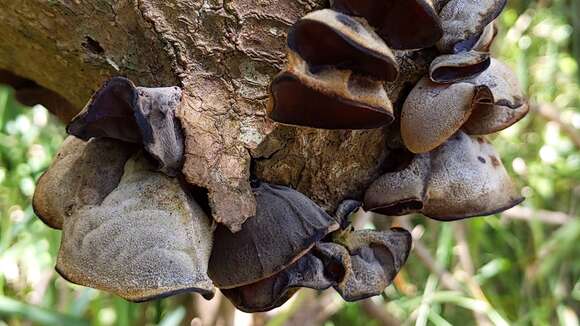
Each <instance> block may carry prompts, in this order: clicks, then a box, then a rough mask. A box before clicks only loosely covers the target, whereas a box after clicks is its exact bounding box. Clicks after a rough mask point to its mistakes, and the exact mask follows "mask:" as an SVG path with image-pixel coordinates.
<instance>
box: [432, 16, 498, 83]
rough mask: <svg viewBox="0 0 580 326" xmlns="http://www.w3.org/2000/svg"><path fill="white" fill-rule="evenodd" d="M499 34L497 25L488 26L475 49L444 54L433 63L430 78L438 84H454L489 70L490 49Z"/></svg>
mask: <svg viewBox="0 0 580 326" xmlns="http://www.w3.org/2000/svg"><path fill="white" fill-rule="evenodd" d="M496 33H497V29H496V28H495V24H494V23H491V24H489V25H487V27H486V28H485V30H484V31H483V33H482V34H481V35H480V37H479V40H478V41H477V43H476V44H475V45H474V46H473V49H471V50H469V51H465V52H459V53H455V54H443V55H440V56H439V57H437V58H435V60H433V61H432V62H431V66H430V68H429V77H430V78H431V80H432V81H434V82H436V83H454V82H458V81H462V80H467V79H471V78H474V77H476V76H477V75H479V74H481V73H482V72H483V71H484V70H486V69H487V68H489V66H490V64H491V58H490V56H489V49H490V47H491V43H492V42H493V40H494V38H495V36H496Z"/></svg>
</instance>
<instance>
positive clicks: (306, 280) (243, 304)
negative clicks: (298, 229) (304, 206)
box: [221, 245, 344, 312]
mask: <svg viewBox="0 0 580 326" xmlns="http://www.w3.org/2000/svg"><path fill="white" fill-rule="evenodd" d="M318 246H319V245H317V246H316V247H315V248H313V250H311V251H310V252H309V253H307V254H306V255H304V256H302V257H301V258H300V259H298V260H297V261H296V262H294V263H293V264H292V265H290V266H288V268H286V269H284V270H282V271H281V272H279V273H277V274H274V275H272V276H270V277H268V278H266V279H263V280H261V281H258V282H256V283H252V284H248V285H245V286H241V287H238V288H233V289H222V290H221V291H222V293H223V294H224V295H225V296H226V297H227V298H228V299H229V300H230V301H231V302H232V303H233V304H234V305H235V306H236V308H238V309H239V310H241V311H245V312H263V311H269V310H272V309H274V308H277V307H279V306H281V305H283V304H284V303H285V302H286V301H288V299H290V298H291V297H292V296H293V295H294V294H295V293H296V292H297V291H298V290H299V289H300V288H310V289H315V290H325V289H327V288H329V287H331V286H332V285H334V284H336V282H337V281H336V280H337V279H338V277H340V276H339V275H334V274H332V272H333V271H332V270H325V266H324V262H323V260H322V259H321V258H320V257H318V256H317V252H318V250H317V248H318ZM339 268H342V267H341V266H340V267H339ZM338 272H339V273H342V274H341V275H343V274H344V271H338Z"/></svg>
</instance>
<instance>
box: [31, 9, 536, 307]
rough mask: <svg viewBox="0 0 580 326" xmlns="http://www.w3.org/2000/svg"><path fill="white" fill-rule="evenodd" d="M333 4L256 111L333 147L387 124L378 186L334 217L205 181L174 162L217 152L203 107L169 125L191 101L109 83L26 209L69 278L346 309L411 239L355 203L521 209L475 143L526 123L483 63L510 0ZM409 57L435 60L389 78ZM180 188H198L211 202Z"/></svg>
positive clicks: (509, 87) (277, 194) (497, 75)
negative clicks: (331, 303) (366, 218)
mask: <svg viewBox="0 0 580 326" xmlns="http://www.w3.org/2000/svg"><path fill="white" fill-rule="evenodd" d="M330 5H331V8H330V9H322V10H317V11H314V12H311V13H309V14H307V15H306V16H304V17H302V18H301V19H299V20H298V21H297V22H296V23H295V24H294V25H293V26H292V28H291V29H290V30H289V32H288V33H289V34H288V39H287V49H286V50H287V63H286V66H285V67H284V68H283V69H282V71H281V72H280V73H279V74H277V75H276V76H274V77H273V79H272V82H271V85H270V88H269V90H270V96H269V105H268V108H267V114H268V117H269V118H271V119H272V120H274V121H275V122H278V123H281V124H285V125H289V126H295V127H307V128H319V129H334V130H336V129H338V130H339V131H328V133H329V134H331V133H336V134H340V135H341V137H342V136H347V137H348V135H349V133H350V134H357V133H358V134H363V133H364V131H351V130H353V129H373V128H383V130H381V133H373V134H372V135H379V137H384V138H383V139H382V140H384V141H385V143H386V144H388V148H387V147H386V146H385V148H384V152H383V154H384V155H383V157H384V158H385V161H384V162H382V161H381V160H382V159H381V160H379V159H377V163H376V164H377V166H376V171H375V172H373V173H375V174H374V175H373V177H376V176H377V175H379V174H380V173H379V171H383V172H382V175H380V176H378V177H376V178H375V180H368V179H370V178H367V179H365V180H361V182H360V183H361V187H363V186H364V187H366V185H369V184H370V185H369V186H368V187H367V188H366V189H356V191H353V193H351V194H345V195H344V196H345V198H341V199H340V200H342V203H341V204H340V205H338V209H337V210H336V212H335V214H334V216H332V215H331V214H329V213H328V212H326V211H325V210H323V209H322V208H321V207H320V206H319V204H320V205H322V202H323V201H324V200H318V199H320V198H315V197H314V196H313V198H314V199H316V200H317V202H315V201H314V200H312V199H311V198H308V197H307V196H306V195H305V194H303V193H301V192H299V191H297V190H296V189H293V188H292V187H290V186H287V185H275V184H272V183H269V182H268V180H256V179H254V177H252V182H250V180H249V178H245V177H239V175H243V176H245V175H246V174H244V173H243V172H239V171H238V172H239V174H236V173H237V172H236V173H234V174H235V176H234V177H232V176H231V173H230V172H231V171H229V170H228V171H225V172H224V171H211V174H212V176H211V177H207V178H205V177H196V176H199V175H201V174H204V173H206V174H207V173H209V172H208V171H207V169H206V167H204V166H202V165H203V164H204V163H203V161H204V160H201V159H200V160H199V161H200V162H202V163H195V162H194V163H191V162H190V163H191V164H186V165H187V166H186V167H183V164H182V161H183V156H184V155H185V154H184V153H185V152H187V154H188V155H189V156H188V161H191V160H192V158H191V157H193V160H194V161H195V158H199V157H201V156H199V155H202V156H203V155H204V153H203V152H202V153H201V154H200V152H196V153H194V154H192V153H191V152H190V149H191V148H189V147H188V150H187V151H186V150H185V144H188V146H189V144H192V143H193V144H197V143H198V142H199V143H204V142H206V143H209V144H210V145H207V146H204V148H206V147H207V150H208V151H210V152H211V153H213V152H212V151H213V150H214V148H212V146H213V144H214V143H212V141H207V140H204V139H202V138H203V135H205V134H204V133H206V130H205V129H204V127H205V126H204V123H205V121H206V120H204V116H203V114H204V113H203V112H202V113H200V114H199V115H197V116H196V117H198V118H199V119H200V120H199V121H202V122H199V121H197V120H195V119H188V118H186V115H182V114H181V113H183V112H185V111H184V110H186V109H188V108H190V105H189V104H190V103H188V102H186V101H187V100H188V99H189V100H191V98H190V97H189V96H191V94H187V93H186V95H184V96H183V98H182V92H181V89H180V88H179V87H159V88H146V87H137V86H135V84H134V83H133V82H131V81H130V80H128V79H126V78H123V77H115V78H112V79H111V80H109V81H108V82H106V83H105V84H104V85H103V86H102V87H101V88H100V89H99V90H98V91H97V92H96V93H95V94H94V95H93V97H92V98H91V99H90V101H89V103H88V104H87V105H86V107H85V108H84V109H83V110H82V111H81V112H80V113H79V114H78V115H77V116H76V117H75V118H74V119H73V120H72V121H71V123H70V124H69V125H68V127H67V131H68V133H69V134H71V136H70V137H68V138H67V139H66V141H65V142H64V143H63V146H62V148H61V150H60V151H59V153H58V154H57V157H56V159H55V161H54V163H53V164H52V165H51V167H50V169H49V170H48V171H47V172H45V174H44V175H43V176H42V177H41V178H40V179H39V182H38V187H37V188H36V191H35V194H34V200H33V205H34V210H35V212H36V213H37V214H38V215H39V217H40V218H41V219H42V220H43V221H44V222H45V223H46V224H47V225H49V226H51V227H54V228H58V229H62V231H63V237H62V242H61V247H60V251H59V256H58V260H57V266H56V268H57V270H58V272H59V273H60V274H61V275H62V276H63V277H64V278H66V279H68V280H70V281H71V282H74V283H78V284H81V285H84V286H89V287H94V288H98V289H102V290H105V291H109V292H112V293H114V294H116V295H119V296H121V297H123V298H125V299H127V300H132V301H144V300H150V299H154V298H160V297H165V296H170V295H173V294H176V293H180V292H184V291H194V292H198V293H200V294H202V295H203V296H205V297H206V298H210V297H211V296H212V295H213V293H214V291H215V289H214V286H215V287H217V288H219V289H220V290H221V291H222V293H223V294H224V295H225V296H226V297H227V298H228V299H229V300H230V301H231V302H232V303H233V304H234V305H235V306H236V307H237V308H238V309H240V310H243V311H246V312H257V311H267V310H270V309H273V308H276V307H279V306H280V305H282V304H283V303H285V302H286V301H287V300H288V299H289V298H290V297H292V295H294V294H295V293H296V292H297V291H298V290H299V289H300V288H312V289H317V290H323V289H327V288H330V287H332V288H334V289H335V290H336V291H337V292H338V293H339V294H340V295H341V296H342V297H343V299H344V300H347V301H355V300H361V299H364V298H368V297H371V296H375V295H379V294H380V293H382V292H383V291H384V289H385V287H387V286H388V285H389V284H390V283H391V282H392V281H393V279H394V278H395V276H396V275H397V273H398V272H399V271H400V270H401V268H402V267H403V265H404V264H405V261H406V260H407V257H408V256H409V252H410V250H411V244H412V239H411V236H410V234H409V232H408V231H406V230H403V229H398V228H393V229H391V230H383V231H381V230H354V229H353V227H352V226H351V225H350V222H349V220H348V216H349V215H350V214H351V213H352V212H353V211H355V210H357V209H358V208H359V206H360V202H359V200H361V199H363V203H362V206H363V208H364V209H365V210H368V211H373V212H376V213H379V214H384V215H404V214H411V213H421V214H423V215H425V216H427V217H430V218H433V219H437V220H441V221H452V220H456V219H460V218H468V217H474V216H484V215H490V214H494V213H497V212H501V211H503V210H505V209H508V208H510V207H512V206H514V205H517V204H519V203H520V202H521V201H522V200H523V198H522V197H521V196H520V194H519V193H518V191H517V189H516V187H515V185H514V183H513V182H512V180H511V179H510V178H509V176H508V174H507V172H506V170H505V168H504V166H503V164H502V162H501V160H500V158H499V156H498V154H497V153H496V152H495V150H494V149H493V147H492V146H491V144H490V143H489V142H488V141H487V140H486V139H485V138H484V137H482V136H479V135H487V134H491V133H494V132H497V131H500V130H503V129H505V128H508V127H509V126H511V125H513V124H514V123H516V122H517V121H519V120H520V119H522V118H523V117H524V116H525V115H526V114H527V112H528V105H527V102H526V100H525V99H524V95H523V92H522V90H521V89H520V87H519V85H518V82H517V80H516V79H515V77H514V74H513V73H512V72H511V70H510V69H509V68H508V67H507V66H506V65H505V64H502V63H501V62H499V61H498V60H497V59H494V58H493V57H492V56H491V55H490V53H489V52H490V48H491V45H492V42H493V40H494V38H495V35H496V33H497V29H496V27H495V25H494V22H493V21H494V19H496V18H497V16H498V15H499V13H500V11H501V10H502V8H503V7H504V6H505V0H485V1H473V0H441V1H435V3H433V2H432V1H431V0H356V1H355V0H332V1H331V2H330ZM392 49H396V50H397V51H393V50H392ZM399 50H401V51H399ZM402 50H405V51H402ZM417 54H418V55H417ZM423 54H424V55H423ZM416 58H419V59H417V60H424V59H425V58H430V59H431V58H433V60H432V61H431V62H423V63H422V65H423V66H426V65H429V64H430V65H429V69H425V72H426V73H425V74H424V76H422V78H420V77H419V76H416V75H414V74H410V76H413V78H414V79H412V80H408V79H409V78H408V77H409V76H406V75H405V76H403V77H404V78H401V76H402V75H403V74H406V73H408V72H409V67H407V66H405V65H403V63H405V62H406V61H409V60H415V59H416ZM407 63H408V62H407ZM415 68H416V67H415ZM415 70H416V69H415ZM427 70H428V71H427ZM386 83H388V84H386ZM409 83H414V85H410V84H409ZM398 84H405V85H407V84H409V85H410V86H413V88H412V90H410V92H409V94H408V95H407V96H406V97H402V98H400V99H399V101H398V102H397V103H396V105H393V104H392V103H391V101H390V99H389V96H388V93H387V91H386V89H387V88H388V89H389V94H392V93H396V92H394V91H393V90H392V89H391V87H389V86H393V85H395V86H396V85H398ZM399 86H400V85H399ZM403 93H406V92H403ZM195 96H198V95H197V94H196V95H195ZM400 96H402V95H401V94H399V97H400ZM182 101H183V103H182ZM262 118H264V117H263V116H261V117H260V119H262ZM209 120H211V119H208V121H209ZM393 122H395V124H393ZM208 123H210V122H208ZM269 123H270V122H269ZM273 125H275V124H273ZM399 126H400V130H399V129H398V128H397V127H399ZM382 131H384V132H382ZM206 134H207V133H206ZM220 136H221V135H220ZM303 146H308V144H303ZM211 153H210V154H208V157H211V155H212V154H211ZM396 153H404V155H402V158H401V157H395V156H397V154H396ZM354 154H355V155H361V156H364V155H365V153H354ZM196 155H197V156H196ZM406 158H409V160H408V161H406V160H405V159H406ZM248 160H249V159H248ZM389 160H392V161H393V162H390V161H389ZM206 161H207V160H206ZM238 163H239V162H235V164H234V165H236V164H238ZM246 163H248V164H247V166H250V164H249V162H246ZM254 163H255V162H254ZM229 164H230V161H228V162H226V163H225V165H229ZM216 166H218V168H215V167H213V166H212V168H213V169H214V170H219V169H220V168H223V165H220V164H218V165H216ZM236 166H237V165H236ZM239 166H243V164H239ZM244 166H245V165H244ZM392 166H396V168H392ZM196 168H197V170H196ZM282 168H284V167H282ZM321 168H324V167H321ZM224 169H225V170H227V168H224ZM381 169H383V170H381ZM198 170H200V171H198ZM336 172H337V173H340V172H339V171H336ZM227 173H230V174H229V175H228V174H227ZM249 174H250V173H249V172H247V175H248V176H249ZM230 177H231V178H230ZM228 178H230V179H228ZM225 179H227V180H225ZM231 179H235V180H236V181H235V182H231ZM200 180H201V181H200ZM224 180H225V181H224ZM270 181H271V180H270ZM188 182H190V183H191V184H188ZM288 183H290V182H288ZM192 186H194V187H197V188H207V190H208V197H209V198H207V202H205V201H206V199H205V198H203V196H201V197H200V196H198V195H199V194H198V193H197V192H196V191H192V189H197V188H193V187H192ZM296 188H300V186H296ZM329 191H333V190H332V189H329ZM365 191H366V192H365ZM361 193H364V198H360V197H361ZM341 196H342V195H341ZM340 200H339V201H340ZM201 201H204V202H201ZM202 207H204V208H206V209H205V210H204V209H202ZM335 207H336V206H335ZM236 209H239V210H238V211H235V210H236ZM332 209H334V208H332ZM242 211H243V212H242ZM250 216H251V217H250Z"/></svg>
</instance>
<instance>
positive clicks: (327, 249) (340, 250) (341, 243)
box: [318, 228, 412, 301]
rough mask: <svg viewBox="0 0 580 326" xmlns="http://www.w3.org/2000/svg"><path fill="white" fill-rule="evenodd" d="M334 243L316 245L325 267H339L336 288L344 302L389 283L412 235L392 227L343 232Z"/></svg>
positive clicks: (404, 257) (377, 291)
mask: <svg viewBox="0 0 580 326" xmlns="http://www.w3.org/2000/svg"><path fill="white" fill-rule="evenodd" d="M337 242H338V243H323V244H321V245H319V246H318V248H319V250H320V252H321V256H322V257H323V260H324V261H325V264H326V266H327V268H329V267H330V266H335V267H334V268H333V269H334V270H341V277H340V279H339V280H338V282H337V283H336V284H334V288H335V289H336V291H337V292H338V293H339V294H340V295H341V296H342V298H343V299H344V300H346V301H357V300H362V299H365V298H369V297H372V296H375V295H379V294H381V293H382V292H383V291H384V290H385V288H386V287H387V286H388V285H389V284H391V282H392V281H393V279H394V278H395V276H396V275H397V273H398V272H399V270H400V269H401V268H402V267H403V265H404V264H405V262H406V261H407V257H408V256H409V252H410V251H411V243H412V238H411V234H410V233H409V232H407V231H406V230H404V229H399V228H394V229H391V230H390V231H374V230H362V231H354V232H349V231H346V232H343V233H342V234H341V235H340V239H339V240H338V241H337ZM337 267H339V268H337Z"/></svg>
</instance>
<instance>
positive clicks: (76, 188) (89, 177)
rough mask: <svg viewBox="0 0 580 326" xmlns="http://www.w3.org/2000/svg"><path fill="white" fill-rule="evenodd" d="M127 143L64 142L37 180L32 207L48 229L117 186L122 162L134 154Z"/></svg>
mask: <svg viewBox="0 0 580 326" xmlns="http://www.w3.org/2000/svg"><path fill="white" fill-rule="evenodd" d="M134 151H135V148H134V146H132V145H131V144H128V143H124V142H121V141H117V140H113V139H91V140H90V141H88V142H84V141H82V140H80V139H78V138H76V137H74V136H69V137H67V138H66V139H65V141H64V143H63V144H62V146H61V149H60V150H59V152H58V153H57V154H56V158H55V160H54V162H53V163H52V165H51V166H50V168H49V169H48V170H47V171H46V172H44V174H43V175H42V176H41V177H40V179H39V180H38V183H37V186H36V189H35V192H34V197H33V199H32V206H33V208H34V212H35V213H36V215H37V216H38V217H40V218H41V219H42V221H43V222H44V223H45V224H47V225H48V226H50V227H53V228H55V229H61V228H62V224H63V220H64V219H66V218H68V217H69V216H71V215H72V214H74V212H75V211H77V210H78V209H80V208H81V207H83V206H86V205H98V204H100V203H101V201H102V200H103V199H104V198H105V197H106V196H107V195H108V194H109V193H110V192H111V191H113V189H115V188H116V187H117V185H118V184H119V180H121V176H122V175H123V167H124V166H125V162H126V161H127V160H128V159H129V157H130V156H131V155H132V153H134Z"/></svg>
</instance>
